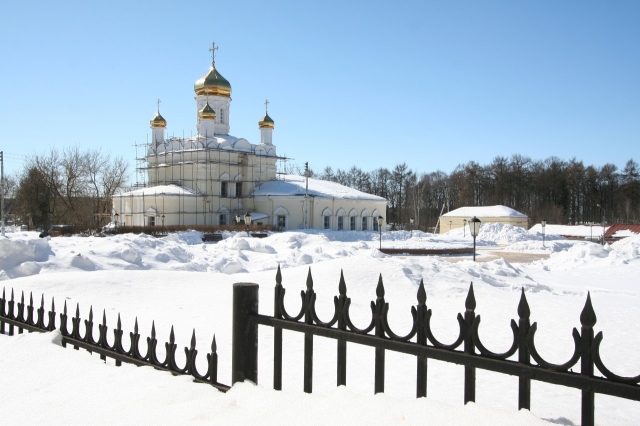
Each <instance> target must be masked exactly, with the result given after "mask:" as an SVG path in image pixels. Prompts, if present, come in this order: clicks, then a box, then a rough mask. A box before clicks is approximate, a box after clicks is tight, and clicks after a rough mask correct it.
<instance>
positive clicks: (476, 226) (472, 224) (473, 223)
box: [469, 216, 482, 262]
mask: <svg viewBox="0 0 640 426" xmlns="http://www.w3.org/2000/svg"><path fill="white" fill-rule="evenodd" d="M481 223H482V222H480V219H478V218H477V217H475V216H474V217H473V219H470V220H469V232H471V235H472V236H473V261H474V262H475V261H476V237H477V236H478V232H480V224H481Z"/></svg>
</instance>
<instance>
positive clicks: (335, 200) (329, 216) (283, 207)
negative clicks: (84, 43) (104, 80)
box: [113, 46, 387, 231]
mask: <svg viewBox="0 0 640 426" xmlns="http://www.w3.org/2000/svg"><path fill="white" fill-rule="evenodd" d="M215 49H217V48H216V47H215V46H214V47H212V49H211V51H212V52H214V51H215ZM194 91H195V95H196V96H195V100H196V114H197V131H198V132H197V135H195V136H191V137H187V138H176V137H171V138H167V137H166V136H165V129H166V127H167V121H166V120H165V119H164V117H162V115H160V104H159V101H158V112H157V114H156V115H155V117H153V118H152V119H151V122H150V124H151V132H152V136H151V142H150V143H149V144H148V147H147V152H146V154H145V158H144V161H145V162H146V166H144V167H143V168H142V169H143V170H144V171H145V172H146V176H147V180H148V186H146V187H144V188H140V189H136V190H133V191H129V192H126V193H121V194H117V195H115V196H114V197H113V219H114V220H115V218H116V217H117V218H118V222H119V223H120V224H121V225H126V226H162V225H167V226H169V225H231V224H233V223H234V222H235V218H236V217H238V216H244V215H245V214H246V213H249V214H250V215H251V218H252V222H253V223H263V224H265V225H274V226H276V227H277V228H278V229H281V230H287V229H301V228H315V229H332V230H336V231H337V230H358V231H360V230H372V231H377V229H378V224H377V221H376V220H373V217H374V216H375V217H377V216H382V215H383V214H384V212H385V210H386V203H387V202H386V200H385V199H384V198H381V197H377V196H374V195H370V194H365V193H362V192H360V191H356V190H354V189H351V188H348V187H345V186H343V185H339V184H337V183H333V182H324V181H318V180H315V179H309V192H308V197H305V178H304V177H300V176H291V175H286V176H284V177H280V178H277V172H276V169H277V162H278V161H279V160H282V158H281V157H279V156H278V155H277V154H276V147H275V145H274V144H273V139H272V133H273V129H274V126H275V122H274V121H273V119H272V118H271V117H270V116H269V114H268V112H267V110H266V106H268V102H265V114H264V117H262V119H260V120H259V121H258V127H259V129H260V143H259V144H251V143H250V142H249V141H248V140H246V139H244V138H238V137H235V136H231V135H230V134H229V131H230V125H229V123H230V107H231V84H230V83H229V81H228V80H226V79H225V78H224V77H222V75H220V73H219V72H218V70H217V68H216V65H215V56H213V55H212V63H211V68H210V69H209V71H208V72H207V73H206V74H205V75H204V76H202V77H201V78H200V79H199V80H197V81H196V83H195V85H194ZM310 149H311V148H310ZM116 214H117V215H118V216H116ZM382 226H383V229H384V226H386V223H385V222H384V221H383V225H382Z"/></svg>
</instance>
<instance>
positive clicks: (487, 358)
mask: <svg viewBox="0 0 640 426" xmlns="http://www.w3.org/2000/svg"><path fill="white" fill-rule="evenodd" d="M306 285H307V289H306V291H305V290H303V291H301V293H300V297H301V298H302V306H301V309H300V312H298V313H297V314H296V315H290V314H289V313H288V312H287V311H286V309H285V306H284V296H285V289H284V287H283V286H282V274H281V272H280V268H278V272H277V274H276V287H275V295H274V316H273V317H270V316H265V315H260V314H259V312H258V285H257V284H251V283H239V284H235V285H234V289H233V290H234V294H233V298H234V300H233V306H234V314H233V315H234V318H233V321H234V325H233V366H232V383H235V382H237V381H242V380H244V379H249V380H251V381H253V382H256V383H257V380H258V363H257V354H258V352H257V350H258V325H266V326H270V327H273V328H274V370H273V387H274V389H277V390H280V389H282V330H283V329H286V330H293V331H298V332H301V333H304V391H305V392H308V393H311V391H312V388H313V336H322V337H328V338H332V339H335V340H337V371H336V384H337V385H338V386H339V385H346V365H347V363H346V360H347V342H350V343H357V344H361V345H367V346H372V347H374V348H375V367H374V369H375V371H374V392H375V393H378V392H384V384H385V351H387V350H391V351H396V352H401V353H405V354H409V355H414V356H416V396H417V397H418V398H420V397H426V395H427V361H428V359H435V360H439V361H445V362H450V363H455V364H460V365H463V366H464V402H465V403H467V402H469V401H475V394H476V392H475V391H476V369H478V368H480V369H484V370H489V371H494V372H497V373H502V374H508V375H512V376H518V378H519V384H518V408H519V409H522V408H525V409H530V407H531V380H538V381H542V382H547V383H552V384H556V385H562V386H568V387H572V388H576V389H580V390H581V391H582V425H584V426H588V425H593V424H594V409H595V405H594V395H595V394H596V393H601V394H607V395H612V396H617V397H620V398H625V399H630V400H635V401H640V386H638V383H639V382H640V375H638V376H636V377H621V376H618V375H616V374H614V373H612V372H611V371H610V370H609V369H608V368H607V367H605V365H604V364H603V363H602V360H601V358H600V343H601V342H602V339H603V334H602V332H599V333H598V334H597V335H595V337H594V330H593V326H594V325H595V324H596V314H595V312H594V310H593V306H592V305H591V296H590V295H587V301H586V303H585V306H584V309H583V310H582V313H581V315H580V323H581V325H582V327H581V331H580V332H578V330H577V329H575V328H574V329H573V333H572V336H573V342H574V351H573V355H572V356H571V359H569V361H567V362H566V363H564V364H552V363H550V362H548V361H545V360H544V358H542V356H541V355H540V354H539V353H538V350H537V349H536V345H535V334H536V330H537V324H536V323H535V322H534V323H533V324H531V321H530V316H531V312H530V309H529V304H528V303H527V298H526V295H525V293H524V290H523V291H522V293H521V295H520V303H519V304H518V309H517V312H518V317H519V319H518V322H516V321H514V320H511V330H512V332H513V343H512V344H511V347H510V348H509V350H508V351H506V352H504V353H494V352H492V351H490V350H489V349H487V348H486V347H485V345H483V344H482V341H481V339H480V334H479V327H480V315H476V314H475V308H476V300H475V296H474V294H473V283H472V284H471V286H470V287H469V292H468V295H467V298H466V301H465V311H464V315H462V314H458V316H457V321H458V327H459V333H458V337H457V338H456V339H455V341H454V342H453V343H451V344H445V343H441V342H440V341H439V340H437V339H436V338H435V336H434V334H433V331H432V330H431V316H432V313H431V309H428V308H427V305H426V301H427V295H426V292H425V289H424V284H423V283H422V282H420V286H419V288H418V294H417V301H418V304H417V305H416V306H413V307H411V315H412V317H413V321H412V328H411V331H410V332H409V334H407V335H406V336H399V335H397V334H395V333H394V332H393V331H392V329H391V327H390V325H389V321H388V319H387V314H388V312H389V303H387V302H385V299H384V295H385V290H384V285H383V282H382V276H380V278H379V280H378V285H377V288H376V296H377V297H376V300H375V301H372V302H371V321H370V323H369V324H368V325H367V326H366V327H364V328H358V327H357V326H355V325H354V324H353V322H352V321H351V317H350V314H349V307H350V305H351V299H350V298H349V297H347V286H346V284H345V281H344V276H343V275H342V274H341V276H340V282H339V285H338V292H339V296H335V297H334V300H333V303H334V307H335V310H334V314H333V317H332V318H331V319H330V320H329V321H327V322H324V321H322V320H321V319H320V318H318V315H317V313H316V307H315V304H316V293H315V291H314V290H313V279H312V277H311V270H309V274H308V276H307V282H306ZM516 354H517V359H518V360H517V361H512V360H509V358H511V357H512V356H515V355H516ZM578 362H580V373H575V372H573V371H570V369H571V368H572V367H573V366H575V365H576V364H577V363H578ZM594 367H597V368H598V370H599V371H600V373H601V374H602V375H603V376H604V377H597V376H595V375H594Z"/></svg>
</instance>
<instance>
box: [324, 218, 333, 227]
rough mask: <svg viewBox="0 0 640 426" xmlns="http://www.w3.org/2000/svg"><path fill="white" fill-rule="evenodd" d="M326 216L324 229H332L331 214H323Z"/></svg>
mask: <svg viewBox="0 0 640 426" xmlns="http://www.w3.org/2000/svg"><path fill="white" fill-rule="evenodd" d="M323 217H324V224H323V225H324V229H331V216H323Z"/></svg>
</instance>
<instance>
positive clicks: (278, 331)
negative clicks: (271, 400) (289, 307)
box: [273, 264, 282, 390]
mask: <svg viewBox="0 0 640 426" xmlns="http://www.w3.org/2000/svg"><path fill="white" fill-rule="evenodd" d="M281 298H282V274H281V273H280V264H278V272H277V273H276V288H275V291H274V300H273V317H274V318H277V319H282V313H281V312H280V299H281ZM273 389H275V390H282V327H273Z"/></svg>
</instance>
